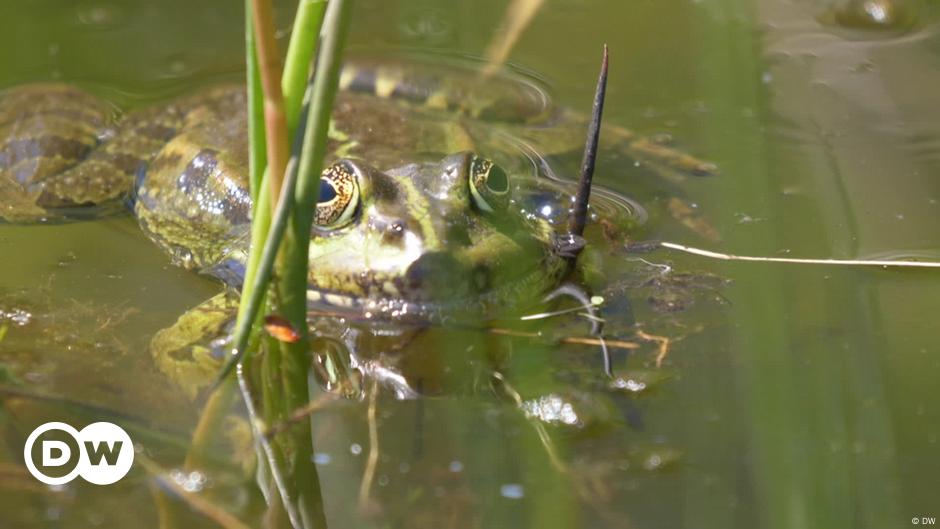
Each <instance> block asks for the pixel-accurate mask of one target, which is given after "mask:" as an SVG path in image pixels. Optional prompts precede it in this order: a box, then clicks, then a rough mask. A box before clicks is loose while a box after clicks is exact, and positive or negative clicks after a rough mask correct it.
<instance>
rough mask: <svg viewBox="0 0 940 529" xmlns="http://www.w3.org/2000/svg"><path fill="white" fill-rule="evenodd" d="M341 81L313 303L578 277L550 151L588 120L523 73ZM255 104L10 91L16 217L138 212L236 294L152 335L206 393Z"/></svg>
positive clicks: (441, 306) (236, 235)
mask: <svg viewBox="0 0 940 529" xmlns="http://www.w3.org/2000/svg"><path fill="white" fill-rule="evenodd" d="M340 89H341V90H340V92H339V94H338V96H337V101H336V104H335V106H334V109H333V114H332V123H331V127H330V138H329V145H328V156H327V159H328V160H331V161H330V162H329V163H328V164H327V166H326V167H325V168H324V170H323V172H322V175H321V189H320V197H319V200H318V202H317V204H316V205H315V214H314V222H313V226H312V228H311V229H312V240H311V243H310V263H311V266H310V267H309V273H308V285H309V287H308V292H307V297H308V301H309V302H310V304H311V306H312V307H319V308H320V309H324V308H325V309H326V310H329V311H339V312H340V313H342V314H346V315H349V314H357V315H360V316H362V317H364V318H366V319H368V320H371V321H372V322H386V323H387V322H393V323H394V322H398V321H403V320H406V319H407V320H409V321H435V322H443V321H464V320H465V319H466V318H478V319H480V320H484V319H486V318H490V317H492V313H493V311H494V310H499V309H504V308H505V307H506V306H509V305H512V306H517V305H519V304H520V303H524V302H527V301H533V300H537V299H539V298H540V296H543V295H544V294H546V293H547V292H549V291H550V290H551V289H552V288H553V286H557V285H558V284H559V283H560V282H561V281H562V280H563V279H564V278H565V277H566V276H567V275H568V274H569V273H570V272H571V266H572V259H571V256H570V255H567V254H566V253H565V251H564V250H563V246H564V245H563V244H560V243H559V237H560V236H563V235H565V233H564V230H563V229H562V228H560V226H563V225H564V222H563V221H564V218H565V215H566V212H567V210H568V209H569V208H570V201H571V197H572V196H573V194H574V193H573V188H572V186H571V185H570V183H566V182H564V181H562V180H560V179H558V178H557V177H555V175H554V174H553V173H552V171H551V167H550V166H548V165H546V162H545V158H544V156H545V155H547V154H553V153H561V152H566V151H576V150H578V149H579V148H580V145H581V142H582V141H583V134H584V126H585V125H586V123H587V120H586V119H585V118H584V117H583V116H581V115H579V114H577V113H576V112H574V111H571V110H569V109H567V108H562V107H555V106H553V105H551V103H550V101H549V100H548V98H547V97H546V96H545V93H544V91H543V90H541V89H540V87H538V86H537V85H536V84H534V83H533V82H531V81H530V80H527V79H524V78H522V77H520V76H518V75H512V74H510V73H507V74H506V75H503V76H498V77H491V78H481V77H480V76H479V75H478V69H476V68H474V67H472V66H467V65H454V64H448V65H442V64H440V63H437V62H434V61H424V62H422V61H411V62H401V61H399V62H396V61H388V60H385V59H382V60H374V59H369V58H364V59H358V60H350V61H347V63H346V65H345V66H344V69H343V73H342V76H341V79H340ZM246 108H247V101H246V95H245V90H244V88H243V87H241V86H237V85H223V86H216V87H211V88H209V89H207V90H205V91H203V92H201V93H197V94H195V95H191V96H186V97H183V98H180V99H177V100H173V101H170V102H168V103H164V104H158V105H154V106H150V107H145V108H142V109H138V110H134V111H131V112H128V113H126V114H124V115H122V114H121V113H120V112H118V111H117V109H115V108H114V107H113V106H112V105H111V104H109V103H108V102H107V101H104V100H101V99H99V98H98V97H96V96H94V95H92V94H90V93H88V92H85V91H83V90H81V89H80V88H77V87H74V86H70V85H65V84H57V83H53V84H36V85H26V86H21V87H14V88H12V89H8V90H6V91H4V92H3V93H2V94H0V217H2V218H3V219H5V220H7V221H13V222H50V221H63V220H71V219H76V218H88V217H92V218H93V217H96V216H101V215H105V214H109V213H114V212H116V211H122V210H128V211H130V212H131V213H132V214H133V215H134V216H135V217H136V219H137V221H138V223H139V225H140V227H141V229H142V231H143V232H144V233H145V234H146V236H147V237H148V238H150V239H151V240H152V241H153V242H154V243H155V244H156V245H157V246H158V247H160V248H161V249H162V250H163V251H164V252H165V253H166V254H167V255H168V256H169V258H170V260H171V261H172V262H173V263H174V264H175V265H178V266H181V267H183V268H187V269H190V270H194V271H197V272H200V273H202V274H205V275H208V276H210V277H212V278H214V279H216V280H218V281H220V282H221V283H222V284H224V285H226V286H227V287H228V288H227V289H226V290H225V292H223V293H222V294H219V295H218V296H216V297H214V298H212V299H210V300H208V301H207V302H205V303H203V304H202V305H200V306H199V307H196V308H194V309H193V310H191V311H189V312H187V313H186V314H184V315H183V316H181V318H180V319H179V320H178V321H177V322H176V323H175V324H174V325H172V326H171V327H169V328H167V329H163V330H161V331H159V332H158V333H157V334H156V335H155V336H154V338H153V340H152V343H151V353H152V354H153V356H154V358H155V360H156V362H157V364H158V365H159V366H160V368H161V370H162V371H164V372H165V373H167V374H168V375H169V376H170V377H171V378H174V379H176V380H181V381H184V382H181V385H183V386H185V388H186V389H187V391H188V392H190V393H191V394H193V395H195V394H196V393H197V392H198V391H199V390H200V388H201V387H204V386H205V385H207V384H208V382H209V381H211V378H212V374H213V373H214V372H215V371H216V370H217V369H218V366H219V362H220V358H219V356H220V355H219V353H218V347H216V346H214V345H206V343H207V337H210V336H215V337H218V336H221V335H224V330H225V329H226V326H227V325H230V324H231V320H232V317H231V315H232V310H231V307H232V306H233V304H234V302H235V301H237V292H238V289H239V288H240V287H241V283H242V281H243V279H244V269H245V262H246V259H247V253H248V246H249V243H248V241H249V231H250V222H251V193H250V191H249V188H248V183H247V180H248V177H247V174H248V171H247V167H248V154H247V153H248V148H247V133H246V130H247V112H246ZM605 134H606V136H607V137H608V138H609V139H608V141H610V142H613V143H616V144H617V145H618V147H619V148H620V149H622V150H624V151H625V152H627V153H628V154H631V155H632V156H634V157H637V158H642V159H644V160H647V161H648V162H649V163H651V164H655V165H658V166H659V167H662V168H663V169H664V171H679V172H686V173H692V174H706V173H710V172H713V170H714V167H713V166H711V165H710V164H708V163H707V162H702V161H700V160H698V159H697V158H694V157H692V156H690V155H687V154H684V153H681V152H679V151H674V150H672V149H671V148H669V147H667V146H664V145H662V144H660V143H658V142H655V141H652V140H649V139H646V138H643V137H641V136H638V135H636V134H634V133H632V132H631V131H628V130H626V129H616V128H614V129H609V131H608V132H606V133H605ZM546 196H547V197H549V200H550V201H551V204H550V205H549V206H550V207H546V206H547V204H546V203H545V197H546ZM603 196H604V195H603V193H596V194H595V199H594V207H595V209H603V207H602V206H600V204H599V203H600V202H603V200H602V199H603ZM533 197H539V198H538V200H541V201H542V202H540V203H539V202H537V201H536V202H533V201H532V198H533ZM631 208H632V209H631ZM628 209H630V211H629V212H628V215H625V217H628V218H634V219H635V218H637V217H638V216H640V215H641V213H639V212H641V211H642V208H640V207H639V206H635V205H631V206H630V207H629V208H628ZM546 212H550V213H546ZM213 343H215V342H213Z"/></svg>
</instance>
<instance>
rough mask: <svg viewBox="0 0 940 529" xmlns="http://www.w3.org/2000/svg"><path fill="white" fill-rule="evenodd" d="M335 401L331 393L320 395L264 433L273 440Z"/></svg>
mask: <svg viewBox="0 0 940 529" xmlns="http://www.w3.org/2000/svg"><path fill="white" fill-rule="evenodd" d="M334 400H336V396H335V395H333V394H331V393H324V394H323V395H320V396H319V397H317V398H316V399H314V400H312V401H310V402H309V403H307V405H306V406H303V407H301V408H298V409H296V410H294V411H293V412H292V413H291V414H290V417H288V418H286V419H284V420H283V421H281V422H279V423H277V424H275V425H273V426H270V427H269V428H267V429H266V430H265V431H264V432H263V434H264V436H265V437H267V438H268V439H272V438H274V437H276V436H277V435H278V434H280V433H281V432H283V431H285V430H287V429H288V428H290V427H291V426H293V425H295V424H297V423H299V422H301V421H303V420H306V419H307V418H308V417H309V416H310V415H313V414H314V413H316V412H318V411H320V410H322V409H323V408H324V407H326V405H327V404H328V403H330V402H332V401H334Z"/></svg>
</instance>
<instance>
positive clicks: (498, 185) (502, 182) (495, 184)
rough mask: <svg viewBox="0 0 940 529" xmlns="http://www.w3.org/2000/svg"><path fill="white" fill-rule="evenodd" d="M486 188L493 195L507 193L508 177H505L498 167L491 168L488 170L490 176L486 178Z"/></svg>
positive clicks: (504, 173) (504, 172)
mask: <svg viewBox="0 0 940 529" xmlns="http://www.w3.org/2000/svg"><path fill="white" fill-rule="evenodd" d="M486 187H488V188H490V191H492V192H494V193H505V192H506V191H508V190H509V177H507V176H506V171H503V170H502V168H500V166H498V165H494V166H492V167H491V168H490V174H489V175H488V176H487V178H486Z"/></svg>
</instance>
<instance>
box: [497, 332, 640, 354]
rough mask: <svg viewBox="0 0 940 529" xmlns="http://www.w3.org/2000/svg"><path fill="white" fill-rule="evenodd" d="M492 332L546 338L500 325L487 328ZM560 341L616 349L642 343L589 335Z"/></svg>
mask: <svg viewBox="0 0 940 529" xmlns="http://www.w3.org/2000/svg"><path fill="white" fill-rule="evenodd" d="M486 331H487V332H489V333H490V334H497V335H500V336H513V337H516V338H544V336H542V335H541V334H539V333H536V332H526V331H515V330H512V329H503V328H499V327H491V328H488V329H486ZM558 343H563V344H568V345H572V344H574V345H597V346H602V345H604V344H607V345H608V346H610V347H613V348H615V349H639V348H640V344H637V343H634V342H625V341H623V340H608V339H607V338H591V337H588V336H565V337H562V338H559V339H558Z"/></svg>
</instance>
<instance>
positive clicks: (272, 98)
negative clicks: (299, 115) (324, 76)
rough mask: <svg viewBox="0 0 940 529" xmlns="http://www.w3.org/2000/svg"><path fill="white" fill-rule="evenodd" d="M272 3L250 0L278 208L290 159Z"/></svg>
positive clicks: (274, 200) (273, 192)
mask: <svg viewBox="0 0 940 529" xmlns="http://www.w3.org/2000/svg"><path fill="white" fill-rule="evenodd" d="M271 11H272V0H252V2H251V12H252V17H253V19H254V25H253V27H254V31H255V46H256V49H257V51H258V69H259V70H260V73H261V87H262V90H263V91H264V127H265V139H266V146H267V154H268V181H269V185H270V187H271V194H270V196H271V207H272V208H276V207H277V199H278V197H279V196H280V194H281V183H282V180H283V179H284V169H285V168H286V167H287V158H288V156H289V149H288V138H287V119H286V118H285V116H284V96H283V93H282V92H281V71H282V70H283V65H282V64H281V59H280V53H279V52H278V49H277V42H276V41H275V40H274V18H273V15H272V13H271Z"/></svg>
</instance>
